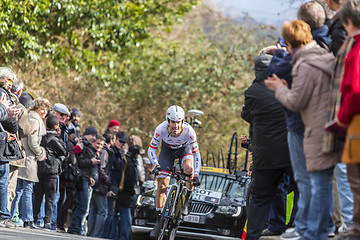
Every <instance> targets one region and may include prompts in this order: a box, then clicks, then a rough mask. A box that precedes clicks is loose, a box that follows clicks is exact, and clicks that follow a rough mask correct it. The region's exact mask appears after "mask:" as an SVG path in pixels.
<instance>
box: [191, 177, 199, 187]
mask: <svg viewBox="0 0 360 240" xmlns="http://www.w3.org/2000/svg"><path fill="white" fill-rule="evenodd" d="M192 182H193V185H194V186H195V187H198V186H200V180H199V178H198V177H194V178H193V180H192Z"/></svg>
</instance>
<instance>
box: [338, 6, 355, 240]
mask: <svg viewBox="0 0 360 240" xmlns="http://www.w3.org/2000/svg"><path fill="white" fill-rule="evenodd" d="M340 19H341V21H342V22H343V24H344V27H345V29H346V31H347V33H348V35H349V38H350V39H349V41H350V43H348V45H349V46H350V47H351V50H350V51H349V52H348V54H347V56H346V58H345V62H344V75H343V78H342V82H341V96H342V100H343V101H342V102H341V105H340V108H339V111H338V113H337V118H338V124H339V125H340V126H342V127H347V126H348V124H349V123H350V122H351V120H352V119H353V117H354V116H355V114H359V113H360V108H359V104H358V103H359V101H360V94H359V93H360V88H359V85H360V76H359V64H358V63H359V59H360V57H359V56H360V1H359V0H347V1H346V2H345V3H344V4H343V5H342V7H341V10H340ZM344 47H346V46H344ZM347 175H348V179H349V183H350V187H351V190H352V192H353V194H354V211H353V223H354V227H353V228H352V229H351V230H350V232H349V235H348V236H345V237H344V238H343V239H360V218H359V216H360V182H359V179H360V164H348V165H347Z"/></svg>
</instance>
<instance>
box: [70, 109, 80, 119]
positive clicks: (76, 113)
mask: <svg viewBox="0 0 360 240" xmlns="http://www.w3.org/2000/svg"><path fill="white" fill-rule="evenodd" d="M71 114H72V115H74V116H75V115H78V116H79V117H80V116H81V113H80V111H79V109H77V108H73V109H71Z"/></svg>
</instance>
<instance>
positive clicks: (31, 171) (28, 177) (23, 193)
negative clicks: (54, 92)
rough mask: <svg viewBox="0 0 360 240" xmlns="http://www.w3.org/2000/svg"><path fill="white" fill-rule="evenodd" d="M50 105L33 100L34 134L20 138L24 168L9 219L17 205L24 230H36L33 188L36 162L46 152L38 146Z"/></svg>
mask: <svg viewBox="0 0 360 240" xmlns="http://www.w3.org/2000/svg"><path fill="white" fill-rule="evenodd" d="M49 107H50V103H49V101H48V100H47V99H43V98H37V99H35V106H34V107H33V109H32V111H30V112H29V119H30V124H31V125H32V126H33V129H36V132H35V133H34V134H31V135H29V136H27V137H25V138H22V143H23V146H24V148H25V154H26V158H25V166H24V167H20V168H19V172H18V180H17V184H16V195H15V198H14V200H13V202H12V204H11V217H13V216H14V213H15V210H16V207H17V205H18V203H19V201H20V198H21V200H22V203H21V204H19V208H20V209H19V211H20V212H22V214H21V218H22V220H23V222H24V227H25V228H37V227H36V226H35V224H34V222H33V221H34V218H33V201H32V200H33V186H34V183H35V182H38V181H39V178H38V175H37V166H38V165H37V161H43V160H45V157H46V151H45V149H44V148H43V147H41V146H40V143H41V139H42V136H43V135H45V134H46V127H45V124H44V121H43V119H44V118H45V117H46V115H47V113H48V109H49Z"/></svg>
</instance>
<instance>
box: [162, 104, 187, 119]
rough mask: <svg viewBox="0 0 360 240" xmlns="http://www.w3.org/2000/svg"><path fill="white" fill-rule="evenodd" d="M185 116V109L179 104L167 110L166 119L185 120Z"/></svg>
mask: <svg viewBox="0 0 360 240" xmlns="http://www.w3.org/2000/svg"><path fill="white" fill-rule="evenodd" d="M184 118H185V111H184V109H182V107H179V106H177V105H174V106H171V107H169V108H168V109H167V110H166V120H168V119H170V120H172V121H174V122H180V121H183V120H184Z"/></svg>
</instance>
